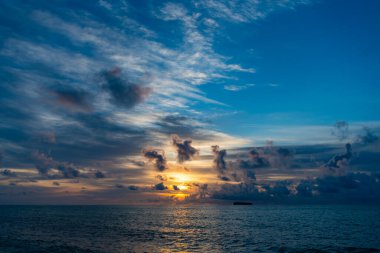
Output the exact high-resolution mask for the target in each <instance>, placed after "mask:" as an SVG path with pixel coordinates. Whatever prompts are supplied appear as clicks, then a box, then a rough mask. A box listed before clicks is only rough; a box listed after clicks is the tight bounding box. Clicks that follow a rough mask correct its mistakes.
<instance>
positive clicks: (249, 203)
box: [234, 201, 252, 206]
mask: <svg viewBox="0 0 380 253" xmlns="http://www.w3.org/2000/svg"><path fill="white" fill-rule="evenodd" d="M251 205H252V202H245V201H236V202H234V206H251Z"/></svg>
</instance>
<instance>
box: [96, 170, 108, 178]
mask: <svg viewBox="0 0 380 253" xmlns="http://www.w3.org/2000/svg"><path fill="white" fill-rule="evenodd" d="M94 175H95V177H96V178H105V177H106V175H105V174H104V173H103V172H101V171H100V170H98V171H96V172H95V174H94Z"/></svg>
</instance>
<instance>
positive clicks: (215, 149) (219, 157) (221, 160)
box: [211, 145, 227, 175]
mask: <svg viewBox="0 0 380 253" xmlns="http://www.w3.org/2000/svg"><path fill="white" fill-rule="evenodd" d="M211 150H212V153H213V154H214V168H215V169H216V170H217V171H218V172H219V174H220V175H223V174H224V173H225V172H226V171H227V163H226V160H225V157H226V155H227V150H225V149H220V148H219V146H218V145H215V146H211Z"/></svg>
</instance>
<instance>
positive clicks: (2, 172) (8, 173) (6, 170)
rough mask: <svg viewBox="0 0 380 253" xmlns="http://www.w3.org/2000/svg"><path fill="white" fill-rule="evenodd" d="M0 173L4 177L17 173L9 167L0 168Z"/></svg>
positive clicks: (13, 175)
mask: <svg viewBox="0 0 380 253" xmlns="http://www.w3.org/2000/svg"><path fill="white" fill-rule="evenodd" d="M0 175H3V176H5V177H16V176H17V174H16V173H14V172H13V171H11V170H10V169H5V170H0Z"/></svg>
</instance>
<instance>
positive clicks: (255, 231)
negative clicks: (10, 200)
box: [0, 205, 380, 252]
mask: <svg viewBox="0 0 380 253" xmlns="http://www.w3.org/2000/svg"><path fill="white" fill-rule="evenodd" d="M0 226H1V227H0V252H179V251H181V252H255V251H257V252H305V251H306V252H379V251H380V207H379V206H278V205H273V206H271V205H269V206H218V205H215V206H212V205H209V206H150V207H126V206H0Z"/></svg>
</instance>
